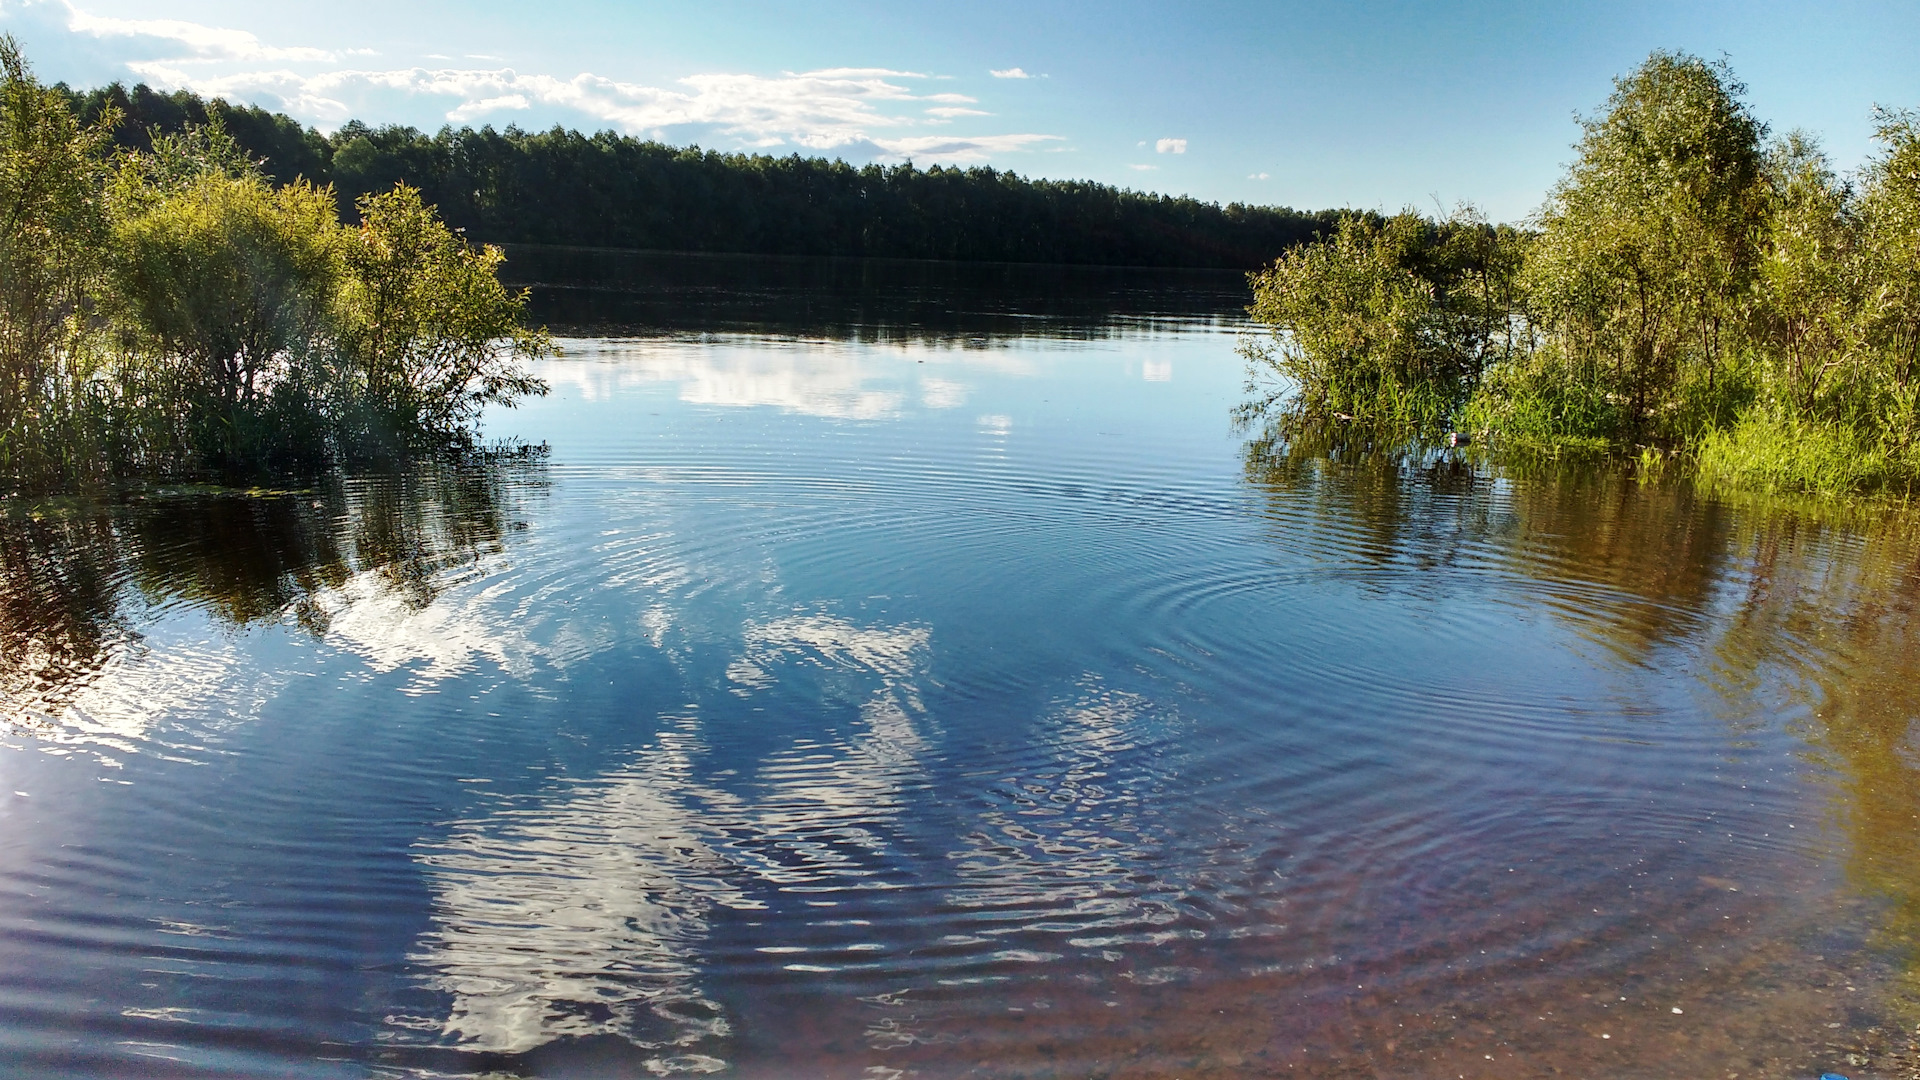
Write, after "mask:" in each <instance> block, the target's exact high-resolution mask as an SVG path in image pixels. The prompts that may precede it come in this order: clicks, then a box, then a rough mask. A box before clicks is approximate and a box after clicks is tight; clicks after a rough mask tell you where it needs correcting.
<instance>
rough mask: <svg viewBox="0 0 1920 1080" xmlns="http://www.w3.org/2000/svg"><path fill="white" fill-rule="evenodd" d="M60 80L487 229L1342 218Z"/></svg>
mask: <svg viewBox="0 0 1920 1080" xmlns="http://www.w3.org/2000/svg"><path fill="white" fill-rule="evenodd" d="M63 89H64V88H63ZM66 93H67V94H68V97H69V99H70V100H71V102H72V104H73V107H74V109H75V111H76V112H77V113H78V114H79V116H80V118H81V119H82V121H83V122H89V123H90V122H93V121H96V120H97V119H98V118H100V117H102V116H107V115H115V116H117V117H118V118H119V120H118V123H117V125H116V126H115V128H114V136H113V137H114V139H115V140H116V141H117V142H118V143H119V145H121V146H122V147H124V148H126V149H129V150H144V149H146V148H147V147H148V145H149V143H150V141H151V139H152V138H153V137H154V135H156V134H160V135H169V134H177V133H179V132H181V131H184V130H188V129H189V128H191V127H194V126H196V125H203V124H206V123H208V122H209V121H215V120H217V121H218V122H219V123H220V124H221V125H222V126H223V127H224V128H225V130H226V131H227V132H228V133H229V134H230V135H231V136H232V137H233V138H234V140H235V141H236V142H237V143H238V144H239V145H240V146H241V147H242V148H243V149H244V150H245V151H246V152H247V153H248V154H249V155H250V156H252V157H253V158H255V159H256V160H258V161H260V162H262V164H261V166H260V167H261V169H262V170H263V172H264V173H265V174H266V175H268V176H271V177H274V178H276V179H278V180H280V181H282V182H285V181H290V180H292V179H294V178H295V177H299V178H303V179H305V180H307V181H308V182H310V183H312V184H315V185H324V184H332V185H333V186H334V188H335V190H336V191H337V192H338V194H339V197H340V199H341V202H342V206H343V208H344V209H347V210H348V211H351V207H352V205H353V202H354V200H355V199H357V198H358V197H359V196H362V195H365V194H369V193H374V192H381V191H387V190H390V189H391V188H392V187H393V186H394V185H395V184H396V183H405V184H407V185H408V186H410V187H413V188H417V189H418V190H419V191H420V193H421V197H422V198H424V199H425V200H426V201H427V202H428V203H429V204H431V205H433V206H436V207H437V208H438V209H439V212H440V214H441V216H442V217H443V218H444V219H445V220H446V221H447V223H448V224H449V225H451V226H453V227H455V228H459V229H464V230H466V232H467V234H468V235H469V236H471V237H474V238H475V239H478V240H483V241H486V242H488V243H499V244H507V243H531V244H573V245H585V246H593V247H621V248H639V249H655V250H667V251H707V252H742V253H757V254H769V255H855V256H885V257H892V258H912V259H958V260H988V261H1000V262H1051V263H1079V264H1096V265H1113V266H1177V267H1222V268H1232V269H1243V270H1251V269H1253V268H1255V267H1258V266H1262V265H1265V264H1266V263H1268V262H1271V261H1272V260H1273V259H1274V258H1275V257H1276V256H1278V255H1279V254H1280V253H1281V252H1283V251H1286V250H1287V249H1289V248H1291V247H1293V246H1295V245H1297V244H1299V243H1302V242H1304V241H1308V240H1311V239H1313V238H1314V237H1315V236H1317V235H1320V234H1322V233H1324V232H1327V231H1328V230H1330V229H1331V227H1332V225H1333V222H1334V221H1335V219H1336V217H1337V215H1336V214H1334V213H1332V212H1320V213H1303V212H1300V211H1295V210H1290V209H1286V208H1284V207H1268V206H1247V205H1243V204H1240V203H1233V204H1230V205H1228V206H1220V205H1218V204H1215V203H1209V202H1201V201H1199V200H1197V199H1191V198H1175V197H1172V196H1166V195H1153V194H1144V193H1141V192H1135V191H1125V190H1121V189H1119V188H1114V187H1109V186H1107V185H1105V184H1096V183H1090V182H1086V181H1069V180H1029V179H1026V178H1023V177H1021V176H1018V175H1016V174H1014V173H1011V172H1003V171H1000V170H996V169H989V168H969V169H961V168H944V167H941V166H938V165H936V166H933V167H931V168H927V169H921V168H917V167H915V166H913V165H911V164H907V165H896V166H881V165H866V166H861V167H856V166H853V165H849V164H848V163H846V162H844V161H831V160H827V159H824V158H803V157H800V156H798V155H795V156H791V157H769V156H766V155H749V154H724V153H719V152H716V151H711V150H701V149H699V148H696V147H689V148H677V147H672V146H666V145H663V144H661V143H657V142H649V141H645V140H640V139H634V138H629V137H626V136H622V135H616V134H614V133H612V132H606V131H603V132H599V133H597V134H592V135H587V134H583V133H581V132H577V131H567V130H563V129H560V128H555V129H553V130H551V131H545V132H527V131H521V130H519V129H517V128H511V127H509V128H507V129H506V130H505V131H495V130H494V129H493V128H490V127H487V128H480V129H477V130H476V129H474V128H470V127H463V128H443V129H441V130H440V131H439V132H437V133H434V134H427V133H424V132H421V131H418V130H415V129H413V128H406V127H381V128H371V127H368V126H366V125H365V124H361V123H358V122H354V123H349V124H347V125H345V126H344V127H342V128H341V129H340V130H339V131H337V132H335V133H334V134H332V135H331V136H325V135H321V134H320V133H319V132H317V131H314V130H312V129H310V128H305V127H302V126H301V125H300V124H299V123H298V122H297V121H295V120H293V119H292V118H290V117H287V116H283V115H278V114H275V113H270V112H267V111H265V110H263V109H259V108H254V107H245V106H239V105H234V104H231V103H228V102H225V101H221V100H218V99H216V100H213V101H206V100H203V99H201V98H200V97H198V96H196V95H194V94H192V93H190V92H187V91H175V92H172V93H161V92H158V91H155V90H153V89H151V88H149V87H147V86H144V85H142V86H135V87H133V88H132V89H131V90H129V89H127V88H126V87H124V86H120V85H113V86H108V87H104V88H101V89H95V90H91V91H87V92H79V91H72V90H66Z"/></svg>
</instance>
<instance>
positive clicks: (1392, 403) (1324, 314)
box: [1247, 210, 1527, 427]
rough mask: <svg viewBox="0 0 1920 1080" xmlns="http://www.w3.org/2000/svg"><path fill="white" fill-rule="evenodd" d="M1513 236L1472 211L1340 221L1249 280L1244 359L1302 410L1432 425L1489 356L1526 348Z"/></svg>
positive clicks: (1467, 390)
mask: <svg viewBox="0 0 1920 1080" xmlns="http://www.w3.org/2000/svg"><path fill="white" fill-rule="evenodd" d="M1521 248H1522V240H1521V238H1520V237H1519V236H1518V234H1516V233H1515V232H1513V230H1511V229H1495V228H1493V227H1491V226H1489V225H1487V224H1486V223H1485V222H1484V221H1482V220H1481V219H1480V218H1479V217H1478V216H1477V215H1475V214H1474V213H1473V212H1472V211H1470V210H1463V211H1461V212H1460V213H1458V214H1456V215H1455V216H1454V217H1453V218H1451V219H1449V220H1447V221H1444V222H1433V221H1429V220H1427V219H1425V218H1422V217H1420V216H1419V215H1417V214H1413V213H1410V212H1409V213H1402V214H1399V215H1396V216H1394V217H1392V218H1388V219H1386V220H1384V221H1382V220H1379V219H1376V218H1369V217H1362V216H1359V215H1348V216H1345V217H1343V218H1341V219H1340V222H1339V225H1338V227H1337V229H1336V230H1335V232H1334V235H1333V236H1332V237H1330V238H1329V239H1327V240H1325V241H1322V242H1320V243H1317V244H1311V245H1306V246H1303V247H1300V248H1296V249H1295V250H1293V251H1292V252H1289V253H1288V254H1286V255H1284V256H1282V257H1281V258H1280V259H1279V260H1278V261H1276V262H1275V263H1274V264H1273V265H1272V266H1270V267H1268V268H1267V269H1265V270H1262V271H1259V272H1258V273H1255V274H1253V275H1252V282H1253V295H1254V301H1253V306H1252V307H1250V308H1249V309H1248V312H1249V314H1250V315H1251V316H1252V318H1253V319H1254V320H1255V321H1256V322H1259V323H1261V324H1264V325H1265V326H1267V327H1268V328H1269V330H1270V331H1271V340H1270V341H1267V342H1255V343H1251V344H1250V345H1249V347H1248V349H1247V353H1248V355H1249V357H1250V358H1251V359H1252V360H1253V361H1254V362H1255V363H1256V364H1258V365H1261V366H1263V367H1265V368H1267V369H1270V370H1271V371H1272V372H1273V373H1275V374H1277V375H1279V376H1280V377H1281V378H1282V379H1283V380H1285V383H1286V384H1287V385H1286V386H1285V387H1284V388H1283V390H1282V391H1281V392H1282V393H1291V394H1292V395H1293V400H1294V405H1295V407H1296V408H1299V409H1302V410H1304V411H1306V412H1309V413H1317V414H1326V415H1341V416H1344V417H1348V418H1354V419H1361V420H1366V421H1370V422H1378V423H1387V424H1395V425H1411V426H1415V427H1432V426H1434V425H1436V424H1438V423H1440V422H1441V421H1443V420H1445V419H1446V418H1447V417H1448V416H1449V415H1450V414H1451V413H1452V412H1453V411H1454V409H1455V408H1456V407H1457V406H1458V405H1459V404H1460V403H1461V402H1462V401H1464V400H1465V399H1466V397H1467V395H1468V394H1469V393H1471V391H1472V390H1473V387H1474V385H1475V383H1476V382H1477V381H1478V379H1479V377H1480V374H1481V372H1482V371H1484V370H1485V369H1486V368H1487V366H1488V365H1489V364H1490V363H1492V362H1494V360H1496V359H1500V358H1507V357H1511V356H1513V355H1515V354H1516V353H1519V352H1524V351H1525V349H1526V345H1527V342H1526V341H1525V340H1524V334H1523V333H1519V332H1516V331H1517V329H1518V328H1517V325H1516V323H1515V321H1514V320H1513V319H1512V318H1511V315H1510V313H1511V312H1512V310H1513V308H1514V306H1515V304H1516V302H1517V300H1516V296H1515V293H1514V285H1515V281H1514V276H1515V272H1516V271H1517V270H1518V269H1519V266H1520V261H1521V255H1520V253H1521Z"/></svg>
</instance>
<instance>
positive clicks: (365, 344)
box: [338, 186, 549, 440]
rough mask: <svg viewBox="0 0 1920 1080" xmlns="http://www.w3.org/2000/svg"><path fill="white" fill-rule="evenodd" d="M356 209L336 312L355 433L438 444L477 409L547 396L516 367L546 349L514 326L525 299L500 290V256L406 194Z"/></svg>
mask: <svg viewBox="0 0 1920 1080" xmlns="http://www.w3.org/2000/svg"><path fill="white" fill-rule="evenodd" d="M358 209H359V212H360V227H359V228H358V229H357V230H354V231H352V232H350V234H349V235H348V237H347V240H346V243H345V244H344V247H343V251H344V261H345V265H346V270H347V278H346V288H345V289H344V290H343V292H342V294H341V297H340V305H339V309H338V315H339V325H340V331H341V359H342V361H343V363H344V364H345V365H346V366H347V369H348V370H349V371H350V373H351V380H352V382H351V385H352V386H353V387H354V389H355V391H356V392H357V396H358V398H359V401H358V404H359V405H360V406H361V409H360V414H359V415H360V419H361V421H362V422H363V423H367V422H370V426H364V427H363V428H362V430H361V434H362V436H363V437H370V438H373V439H376V440H389V439H392V438H394V437H396V436H405V435H407V434H409V433H413V434H421V435H426V436H428V437H430V438H439V439H445V438H449V437H453V436H454V435H456V434H457V433H458V432H460V431H462V430H464V429H465V428H466V427H467V426H468V425H469V424H471V423H472V422H473V421H474V420H475V419H477V418H478V416H479V413H480V410H481V409H482V408H484V407H485V406H487V405H496V404H497V405H509V406H510V405H512V404H513V403H514V401H515V399H517V398H519V397H521V396H524V395H529V394H532V395H538V394H544V393H546V384H544V383H542V382H540V381H539V380H537V379H534V378H532V377H531V376H529V375H527V374H526V372H525V370H524V369H523V368H522V367H521V365H520V361H522V360H525V359H530V358H533V357H537V356H540V355H542V354H544V353H545V352H546V351H547V350H548V348H549V343H548V340H547V337H546V335H545V334H544V333H536V332H533V331H529V330H526V329H524V328H523V327H522V326H521V323H520V315H521V310H522V308H523V307H524V305H525V302H526V295H525V294H524V293H520V294H513V293H509V292H508V291H507V290H506V289H505V288H503V287H502V286H501V284H500V279H499V277H498V276H497V274H496V270H497V268H498V267H499V264H500V262H501V260H502V255H501V253H500V249H498V248H493V247H486V248H475V247H473V246H472V245H470V244H468V243H467V242H466V241H465V240H464V239H462V238H460V237H459V236H457V235H455V234H454V233H453V232H451V231H449V230H448V229H447V227H446V226H445V225H444V224H442V223H441V221H440V219H439V217H438V216H437V215H436V214H435V213H434V211H433V209H432V208H431V207H429V206H427V205H425V204H424V203H422V202H421V200H420V193H419V192H418V191H416V190H414V189H413V188H409V187H405V186H402V187H397V188H395V189H394V190H392V191H389V192H386V193H384V194H381V195H370V196H363V197H362V198H361V199H360V201H359V204H358Z"/></svg>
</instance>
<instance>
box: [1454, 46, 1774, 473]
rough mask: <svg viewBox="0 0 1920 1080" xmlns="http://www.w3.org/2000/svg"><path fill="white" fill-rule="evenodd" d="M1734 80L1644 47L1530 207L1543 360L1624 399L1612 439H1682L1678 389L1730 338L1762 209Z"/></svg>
mask: <svg viewBox="0 0 1920 1080" xmlns="http://www.w3.org/2000/svg"><path fill="white" fill-rule="evenodd" d="M1743 89H1744V88H1743V87H1741V86H1740V84H1739V83H1737V82H1735V81H1734V79H1733V77H1732V74H1731V72H1729V71H1728V70H1727V69H1726V67H1725V66H1724V65H1723V64H1708V63H1706V62H1704V61H1702V60H1699V59H1697V58H1695V57H1690V56H1685V55H1680V54H1674V53H1655V54H1653V55H1652V56H1651V57H1649V58H1648V59H1647V61H1646V63H1644V64H1642V65H1641V66H1640V68H1639V69H1637V70H1636V71H1634V72H1633V73H1632V74H1630V75H1628V76H1626V77H1625V78H1622V79H1620V80H1618V81H1617V82H1616V83H1615V84H1614V93H1613V96H1612V97H1611V98H1610V99H1609V100H1608V102H1607V106H1606V109H1605V111H1604V112H1603V113H1602V114H1601V115H1599V116H1597V117H1595V118H1592V119H1589V120H1587V121H1585V122H1584V123H1583V128H1584V133H1583V137H1582V139H1581V141H1580V144H1579V146H1578V147H1577V149H1578V151H1579V158H1578V159H1577V161H1576V162H1575V164H1574V165H1573V167H1572V169H1571V170H1570V171H1569V173H1568V175H1567V177H1566V178H1565V179H1564V180H1562V181H1561V182H1560V183H1559V184H1558V185H1557V186H1556V187H1555V188H1554V190H1553V191H1552V193H1551V194H1550V195H1549V196H1548V200H1547V204H1546V206H1545V208H1544V209H1543V210H1542V211H1541V213H1540V217H1539V222H1538V227H1539V232H1540V235H1539V238H1538V240H1537V241H1536V242H1535V244H1534V245H1533V250H1532V252H1531V254H1530V257H1529V258H1528V260H1527V267H1526V273H1525V285H1526V290H1527V295H1528V297H1529V299H1530V301H1531V305H1532V310H1531V312H1530V314H1531V317H1532V319H1533V320H1534V324H1535V326H1536V327H1537V328H1538V329H1539V330H1540V331H1541V333H1542V335H1543V336H1544V337H1546V338H1548V339H1549V340H1551V341H1553V342H1554V343H1555V344H1556V345H1557V346H1558V347H1557V348H1556V349H1554V350H1552V351H1550V352H1547V353H1545V354H1544V356H1543V358H1542V359H1543V360H1545V361H1546V362H1550V363H1553V364H1555V365H1556V366H1557V368H1558V372H1559V377H1560V378H1563V379H1567V380H1570V381H1574V382H1578V383H1581V384H1583V385H1585V386H1587V387H1591V388H1593V389H1595V390H1597V391H1598V392H1599V393H1600V394H1602V395H1604V397H1605V399H1606V400H1607V401H1608V402H1609V403H1613V404H1616V405H1617V406H1618V408H1617V409H1616V410H1613V414H1614V415H1615V416H1616V417H1617V421H1616V423H1617V424H1618V425H1619V426H1618V427H1617V428H1616V429H1615V431H1614V432H1613V433H1614V434H1617V435H1620V436H1623V437H1630V436H1653V437H1673V436H1676V435H1679V434H1681V424H1680V422H1679V421H1681V420H1682V419H1684V418H1683V417H1680V416H1677V415H1676V413H1677V412H1678V409H1677V406H1678V405H1679V404H1680V403H1679V402H1678V401H1677V400H1676V399H1675V396H1674V390H1675V389H1676V388H1677V387H1678V386H1680V385H1681V384H1683V383H1686V382H1690V381H1695V380H1698V381H1700V382H1703V383H1705V384H1707V385H1708V386H1711V385H1712V384H1713V383H1714V382H1715V381H1716V380H1717V377H1718V374H1719V368H1720V366H1721V365H1722V364H1723V363H1725V361H1726V359H1727V356H1728V353H1729V352H1730V351H1732V347H1733V346H1735V345H1737V341H1738V338H1737V335H1738V330H1739V327H1740V323H1741V318H1742V315H1743V305H1744V302H1745V299H1746V297H1747V295H1748V293H1749V291H1750V289H1751V286H1752V283H1753V280H1754V278H1755V275H1756V273H1757V269H1758V267H1757V263H1758V258H1757V256H1758V245H1757V243H1756V241H1757V239H1758V237H1759V235H1760V231H1761V227H1762V224H1763V222H1764V221H1765V209H1766V203H1765V196H1766V189H1765V185H1764V184H1763V182H1762V161H1761V152H1760V140H1761V138H1762V136H1763V135H1764V132H1765V128H1764V127H1763V125H1761V124H1760V123H1759V122H1758V121H1756V120H1754V119H1753V117H1752V115H1751V114H1750V113H1749V112H1748V111H1747V109H1746V106H1745V105H1744V104H1743V103H1741V101H1740V100H1739V95H1740V93H1741V92H1742V91H1743ZM1489 411H1497V409H1490V410H1489ZM1579 415H1581V416H1583V417H1584V418H1598V416H1599V415H1601V414H1600V413H1599V412H1598V411H1597V410H1589V411H1587V412H1585V413H1581V414H1579Z"/></svg>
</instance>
